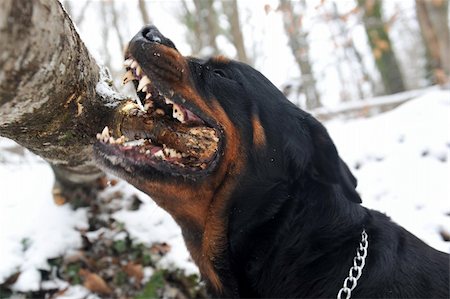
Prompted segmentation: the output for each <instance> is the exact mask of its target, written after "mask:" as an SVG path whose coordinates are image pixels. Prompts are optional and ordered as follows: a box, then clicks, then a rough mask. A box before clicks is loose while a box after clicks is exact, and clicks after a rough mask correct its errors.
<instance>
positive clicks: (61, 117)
mask: <svg viewBox="0 0 450 299" xmlns="http://www.w3.org/2000/svg"><path fill="white" fill-rule="evenodd" d="M0 41H1V42H0V135H2V136H5V137H8V138H10V139H13V140H15V141H16V142H17V143H19V144H21V145H22V146H24V147H26V148H28V149H29V150H31V151H32V152H34V153H35V154H37V155H39V156H41V157H42V158H44V159H45V160H46V161H48V162H49V163H50V164H51V165H52V167H53V169H55V175H56V179H57V182H58V183H60V184H62V185H63V186H64V187H66V186H79V185H89V184H92V183H93V181H94V180H96V179H97V178H99V177H100V176H102V175H103V173H102V171H101V170H99V169H98V168H97V167H96V166H95V163H94V161H93V157H92V147H91V145H92V143H93V142H94V141H95V135H96V133H97V132H98V131H99V130H101V129H102V128H103V127H104V126H105V125H109V124H111V123H112V122H113V117H114V114H113V113H114V108H115V107H116V106H117V105H118V101H119V100H120V99H121V97H120V96H119V95H118V94H116V93H115V92H114V91H113V90H112V89H111V81H110V78H109V77H108V75H107V71H106V70H103V69H101V68H100V67H99V66H98V65H97V64H96V62H95V60H94V59H93V58H92V57H91V55H90V54H89V53H88V51H87V49H86V47H85V46H84V44H83V43H82V42H81V40H80V37H79V35H78V33H77V32H76V30H75V28H74V26H73V24H72V22H71V21H70V18H69V17H68V15H67V13H66V12H65V11H64V9H63V8H62V6H61V4H60V3H59V2H58V1H56V0H33V1H29V0H2V1H0Z"/></svg>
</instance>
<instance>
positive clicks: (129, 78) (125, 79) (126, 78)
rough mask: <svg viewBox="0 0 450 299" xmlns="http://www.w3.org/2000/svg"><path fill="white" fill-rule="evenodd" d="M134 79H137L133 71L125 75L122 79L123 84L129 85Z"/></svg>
mask: <svg viewBox="0 0 450 299" xmlns="http://www.w3.org/2000/svg"><path fill="white" fill-rule="evenodd" d="M133 79H136V78H135V77H134V75H133V73H132V72H131V71H128V72H126V73H125V75H123V78H122V84H127V83H128V82H130V81H132V80H133Z"/></svg>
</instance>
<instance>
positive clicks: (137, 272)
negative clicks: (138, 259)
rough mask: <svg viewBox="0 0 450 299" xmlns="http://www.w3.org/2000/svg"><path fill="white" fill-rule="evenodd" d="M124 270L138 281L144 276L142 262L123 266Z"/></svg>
mask: <svg viewBox="0 0 450 299" xmlns="http://www.w3.org/2000/svg"><path fill="white" fill-rule="evenodd" d="M123 271H124V272H125V273H126V274H127V275H128V276H129V277H133V278H134V279H136V282H138V283H140V282H141V281H142V279H143V278H144V268H143V267H142V265H141V264H135V263H132V262H130V263H128V264H126V265H125V266H124V267H123Z"/></svg>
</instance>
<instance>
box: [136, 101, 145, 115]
mask: <svg viewBox="0 0 450 299" xmlns="http://www.w3.org/2000/svg"><path fill="white" fill-rule="evenodd" d="M136 103H137V105H138V106H139V109H141V110H142V111H143V112H147V110H145V108H144V105H142V102H141V100H140V99H139V98H136Z"/></svg>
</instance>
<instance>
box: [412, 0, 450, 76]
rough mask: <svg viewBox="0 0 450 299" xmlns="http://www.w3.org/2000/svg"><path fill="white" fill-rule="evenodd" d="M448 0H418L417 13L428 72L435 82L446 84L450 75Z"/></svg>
mask: <svg viewBox="0 0 450 299" xmlns="http://www.w3.org/2000/svg"><path fill="white" fill-rule="evenodd" d="M448 5H449V2H448V0H435V1H429V0H416V15H417V20H418V22H419V26H420V32H421V34H422V38H423V40H424V44H425V48H426V58H427V66H426V68H427V74H428V76H427V77H428V79H430V80H431V81H432V82H433V83H435V84H445V83H447V82H448V80H449V77H450V31H449V26H448Z"/></svg>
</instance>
